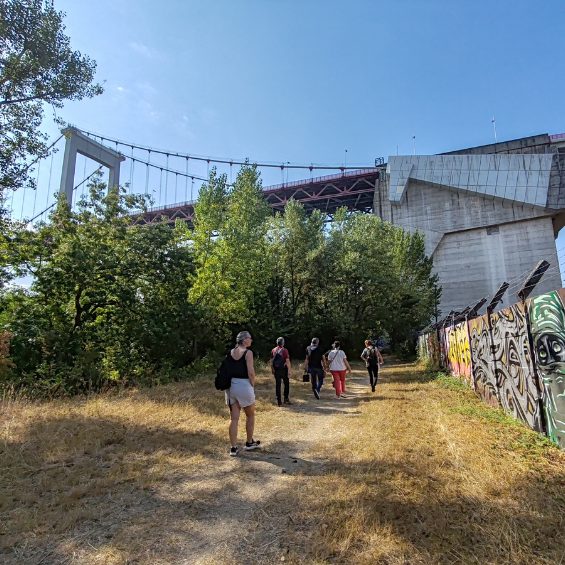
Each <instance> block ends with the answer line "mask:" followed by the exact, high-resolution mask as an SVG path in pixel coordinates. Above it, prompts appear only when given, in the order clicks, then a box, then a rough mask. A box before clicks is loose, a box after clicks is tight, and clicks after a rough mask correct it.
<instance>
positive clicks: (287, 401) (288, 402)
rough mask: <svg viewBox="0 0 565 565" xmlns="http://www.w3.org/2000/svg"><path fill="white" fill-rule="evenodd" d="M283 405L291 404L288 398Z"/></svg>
mask: <svg viewBox="0 0 565 565" xmlns="http://www.w3.org/2000/svg"><path fill="white" fill-rule="evenodd" d="M284 403H285V404H289V405H290V404H292V402H291V401H290V400H289V399H288V398H285V399H284Z"/></svg>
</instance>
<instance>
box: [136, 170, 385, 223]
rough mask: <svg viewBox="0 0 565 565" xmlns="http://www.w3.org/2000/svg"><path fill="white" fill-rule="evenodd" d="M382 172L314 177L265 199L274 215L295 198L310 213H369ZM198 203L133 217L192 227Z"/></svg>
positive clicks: (270, 191) (270, 189)
mask: <svg viewBox="0 0 565 565" xmlns="http://www.w3.org/2000/svg"><path fill="white" fill-rule="evenodd" d="M379 174H380V171H379V169H376V168H375V169H359V170H356V171H348V172H345V173H339V174H337V175H327V176H323V177H315V178H312V179H305V180H300V181H294V182H289V183H284V184H277V185H274V186H267V187H265V188H264V189H263V194H264V195H265V199H266V200H267V202H268V203H269V205H270V206H271V208H272V209H273V213H275V212H283V211H284V207H285V205H286V204H287V202H288V201H289V200H291V199H292V198H294V200H298V201H300V202H302V204H304V207H305V208H306V210H307V211H308V213H311V212H312V211H313V210H321V211H322V212H324V213H326V214H329V215H331V214H334V213H335V211H336V210H337V209H338V208H340V207H342V206H347V208H348V209H349V210H359V211H362V212H370V211H371V210H372V209H373V199H374V194H375V183H376V182H377V180H378V178H379ZM195 203H196V201H191V202H179V203H176V204H169V205H167V206H158V207H154V208H149V209H148V210H147V212H138V213H135V214H132V217H133V218H134V219H135V223H136V224H149V225H151V224H154V223H156V222H160V221H161V218H162V217H163V216H164V217H166V218H167V221H168V223H170V224H172V223H174V222H175V221H176V220H177V219H180V220H184V221H186V222H187V223H188V224H189V226H190V227H193V226H192V220H193V218H194V204H195Z"/></svg>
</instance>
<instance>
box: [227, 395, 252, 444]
mask: <svg viewBox="0 0 565 565" xmlns="http://www.w3.org/2000/svg"><path fill="white" fill-rule="evenodd" d="M243 410H244V412H245V416H246V418H247V421H246V422H245V430H246V432H247V441H248V442H251V441H252V440H253V431H254V429H255V404H252V405H251V406H246V407H245V408H244V409H243ZM240 414H241V406H240V405H239V402H234V403H233V404H232V405H231V411H230V427H229V432H230V442H231V445H232V447H235V446H236V445H237V427H238V425H239V415H240Z"/></svg>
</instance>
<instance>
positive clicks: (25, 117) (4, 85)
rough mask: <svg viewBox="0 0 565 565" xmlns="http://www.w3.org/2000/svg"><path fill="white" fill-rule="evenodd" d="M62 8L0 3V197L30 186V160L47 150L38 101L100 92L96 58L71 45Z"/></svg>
mask: <svg viewBox="0 0 565 565" xmlns="http://www.w3.org/2000/svg"><path fill="white" fill-rule="evenodd" d="M64 17H65V14H64V12H60V11H59V12H58V11H57V10H55V7H54V4H53V0H4V1H2V2H0V199H1V197H2V193H3V191H5V190H6V189H12V190H16V189H18V188H20V187H22V186H30V187H32V188H33V187H34V185H35V183H34V179H33V178H32V177H31V176H30V172H31V166H32V163H33V161H34V160H35V159H36V158H38V157H41V156H46V154H47V152H48V148H47V145H46V143H45V141H46V137H45V135H43V134H42V133H41V132H40V130H39V127H40V125H41V122H42V120H43V106H44V104H50V105H52V106H53V107H56V108H60V107H62V106H63V103H64V101H66V100H81V99H83V98H90V97H92V96H96V95H98V94H101V93H102V92H103V89H102V87H101V85H100V84H94V83H93V81H94V74H95V71H96V63H95V62H94V61H92V60H91V59H90V58H89V57H88V56H85V55H82V54H81V53H80V52H79V51H75V50H73V49H72V48H71V45H70V38H69V37H68V36H67V35H65V33H64V32H65V26H64V24H63V19H64Z"/></svg>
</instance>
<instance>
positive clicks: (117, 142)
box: [82, 130, 375, 180]
mask: <svg viewBox="0 0 565 565" xmlns="http://www.w3.org/2000/svg"><path fill="white" fill-rule="evenodd" d="M82 131H83V133H84V134H86V135H88V136H90V137H93V138H95V139H99V140H100V143H103V142H104V141H108V142H109V143H114V144H115V145H116V150H118V146H120V145H122V146H124V147H128V148H131V149H139V150H141V151H150V152H151V153H157V154H160V155H165V156H166V157H167V158H169V157H182V158H186V159H193V160H194V161H205V162H206V163H208V165H210V163H221V164H224V165H230V166H232V165H245V164H246V163H254V164H256V165H257V166H258V167H267V168H273V169H281V171H282V170H284V169H303V170H310V171H313V170H335V171H345V170H356V169H359V168H363V169H373V168H375V167H374V165H368V166H363V167H346V166H344V165H320V164H317V165H314V164H313V163H311V164H310V165H302V164H297V165H293V164H291V163H290V162H289V161H287V162H286V163H285V162H282V163H274V162H270V163H269V162H262V163H259V162H256V161H253V160H241V159H225V158H218V157H205V156H202V155H195V154H192V153H181V152H178V151H167V150H165V149H156V148H154V147H149V146H147V145H139V144H136V143H131V142H128V141H122V140H119V139H116V138H114V137H107V136H103V135H100V134H97V133H94V132H91V131H86V130H82ZM206 180H208V179H206Z"/></svg>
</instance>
